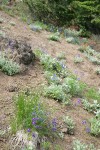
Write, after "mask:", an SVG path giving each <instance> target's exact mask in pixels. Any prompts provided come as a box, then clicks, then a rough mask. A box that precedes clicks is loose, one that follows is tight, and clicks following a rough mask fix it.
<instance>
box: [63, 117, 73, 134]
mask: <svg viewBox="0 0 100 150" xmlns="http://www.w3.org/2000/svg"><path fill="white" fill-rule="evenodd" d="M64 123H65V124H66V126H67V133H68V134H71V135H73V134H74V130H75V123H74V121H73V120H72V118H71V117H69V116H66V117H64Z"/></svg>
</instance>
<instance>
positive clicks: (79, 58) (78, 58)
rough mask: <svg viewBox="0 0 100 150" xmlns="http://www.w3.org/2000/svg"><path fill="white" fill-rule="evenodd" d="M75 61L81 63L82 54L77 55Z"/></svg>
mask: <svg viewBox="0 0 100 150" xmlns="http://www.w3.org/2000/svg"><path fill="white" fill-rule="evenodd" d="M74 62H75V63H81V62H83V58H82V57H80V56H76V57H75V58H74Z"/></svg>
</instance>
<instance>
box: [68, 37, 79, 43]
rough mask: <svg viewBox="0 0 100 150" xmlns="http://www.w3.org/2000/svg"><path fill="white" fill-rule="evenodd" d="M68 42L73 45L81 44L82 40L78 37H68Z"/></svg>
mask: <svg viewBox="0 0 100 150" xmlns="http://www.w3.org/2000/svg"><path fill="white" fill-rule="evenodd" d="M66 41H67V42H68V43H72V44H80V40H79V38H78V37H77V38H76V37H67V38H66Z"/></svg>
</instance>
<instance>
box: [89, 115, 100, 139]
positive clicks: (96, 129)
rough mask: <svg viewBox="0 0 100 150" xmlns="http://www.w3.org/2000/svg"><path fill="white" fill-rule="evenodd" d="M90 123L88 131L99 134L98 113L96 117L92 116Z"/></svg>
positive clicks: (99, 120) (99, 119)
mask: <svg viewBox="0 0 100 150" xmlns="http://www.w3.org/2000/svg"><path fill="white" fill-rule="evenodd" d="M90 123H91V131H90V133H91V134H92V135H94V136H100V114H99V117H98V118H96V117H94V118H92V119H91V120H90Z"/></svg>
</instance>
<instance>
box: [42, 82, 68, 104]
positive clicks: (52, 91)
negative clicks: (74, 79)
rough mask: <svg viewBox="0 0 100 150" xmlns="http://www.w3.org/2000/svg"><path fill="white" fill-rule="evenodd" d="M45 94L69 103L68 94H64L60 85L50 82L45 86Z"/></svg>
mask: <svg viewBox="0 0 100 150" xmlns="http://www.w3.org/2000/svg"><path fill="white" fill-rule="evenodd" d="M45 96H48V97H50V98H54V99H56V100H58V101H61V102H63V103H65V104H70V95H66V94H65V93H64V92H63V89H62V86H61V85H55V84H51V85H50V86H49V87H46V88H45Z"/></svg>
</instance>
